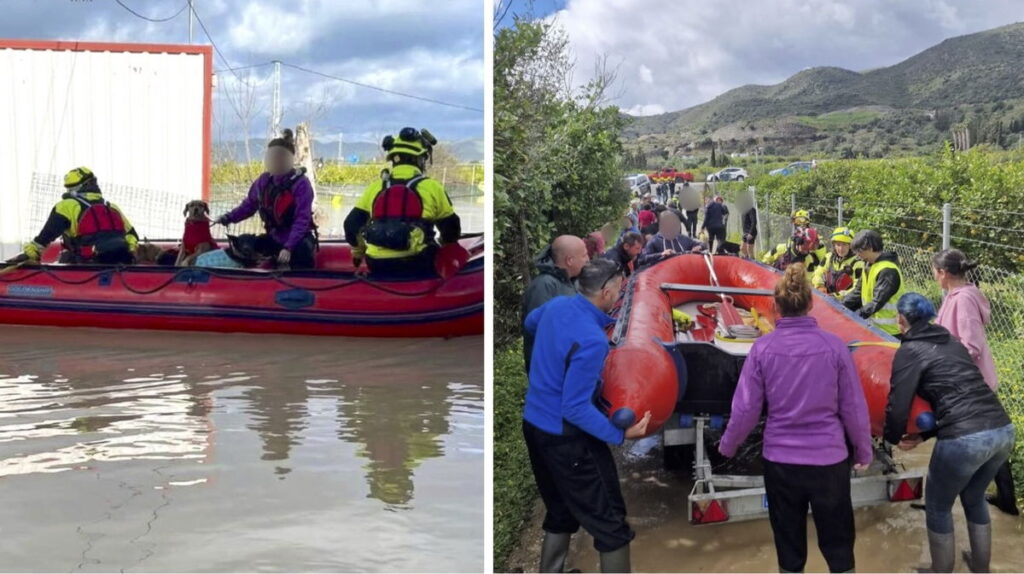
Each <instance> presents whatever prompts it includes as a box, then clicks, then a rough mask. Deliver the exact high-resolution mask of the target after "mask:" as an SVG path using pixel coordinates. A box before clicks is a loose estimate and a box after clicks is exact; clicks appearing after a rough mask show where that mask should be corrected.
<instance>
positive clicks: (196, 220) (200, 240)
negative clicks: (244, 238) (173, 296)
mask: <svg viewBox="0 0 1024 574" xmlns="http://www.w3.org/2000/svg"><path fill="white" fill-rule="evenodd" d="M182 214H183V215H184V216H185V234H184V235H183V236H182V238H181V248H180V249H179V250H178V259H177V261H175V262H174V265H175V266H176V267H190V266H192V265H194V264H195V261H196V258H197V257H199V256H200V255H202V254H203V253H206V252H207V251H212V250H214V249H217V242H216V241H214V239H213V235H212V234H211V233H210V206H209V204H207V203H206V202H205V201H202V200H199V199H197V200H194V201H190V202H188V204H186V205H185V211H184V212H182Z"/></svg>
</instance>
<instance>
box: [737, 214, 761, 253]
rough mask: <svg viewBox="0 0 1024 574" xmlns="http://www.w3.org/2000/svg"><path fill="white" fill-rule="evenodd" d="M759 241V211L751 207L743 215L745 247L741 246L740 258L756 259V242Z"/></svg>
mask: <svg viewBox="0 0 1024 574" xmlns="http://www.w3.org/2000/svg"><path fill="white" fill-rule="evenodd" d="M756 239H757V209H755V208H754V206H751V207H750V209H748V210H747V211H745V212H744V213H743V245H741V246H740V256H741V257H744V258H746V259H753V258H754V255H755V254H754V240H756Z"/></svg>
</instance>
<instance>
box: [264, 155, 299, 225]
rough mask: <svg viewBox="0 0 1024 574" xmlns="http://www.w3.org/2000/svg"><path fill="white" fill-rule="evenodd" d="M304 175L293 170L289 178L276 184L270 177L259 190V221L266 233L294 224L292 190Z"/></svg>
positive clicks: (293, 193)
mask: <svg viewBox="0 0 1024 574" xmlns="http://www.w3.org/2000/svg"><path fill="white" fill-rule="evenodd" d="M304 173H305V172H304V171H303V170H295V171H294V173H292V175H291V176H289V177H287V178H285V180H284V181H282V182H281V183H276V184H275V183H274V179H273V177H271V179H270V181H269V183H268V184H267V186H266V187H264V188H263V189H261V190H260V193H259V205H260V219H262V220H263V225H264V227H266V228H267V230H268V231H272V230H275V229H288V228H289V227H291V226H292V223H294V222H295V192H294V191H292V188H293V187H294V186H295V183H296V182H297V181H299V178H301V177H302V176H303V174H304Z"/></svg>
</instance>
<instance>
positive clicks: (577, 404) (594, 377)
mask: <svg viewBox="0 0 1024 574" xmlns="http://www.w3.org/2000/svg"><path fill="white" fill-rule="evenodd" d="M539 310H540V309H538V311H539ZM531 315H532V314H531ZM607 356H608V343H607V342H604V341H585V342H583V343H582V344H581V345H580V347H579V348H578V349H577V350H576V352H575V353H573V354H572V357H570V359H569V368H568V369H566V372H565V382H564V385H563V388H562V418H564V419H565V420H567V421H569V422H570V423H572V424H574V425H576V426H577V427H579V428H580V430H582V431H583V432H585V433H587V434H589V435H593V436H595V437H597V438H599V439H601V440H603V441H605V442H607V443H611V444H622V441H623V440H624V439H625V434H626V433H625V432H624V431H623V430H622V429H619V428H617V427H616V426H615V425H613V424H612V422H611V421H610V420H608V417H606V416H605V415H604V413H602V412H601V411H600V410H598V408H597V406H596V405H594V391H595V390H596V388H597V382H598V380H599V379H600V378H601V371H602V370H603V369H604V359H605V357H607Z"/></svg>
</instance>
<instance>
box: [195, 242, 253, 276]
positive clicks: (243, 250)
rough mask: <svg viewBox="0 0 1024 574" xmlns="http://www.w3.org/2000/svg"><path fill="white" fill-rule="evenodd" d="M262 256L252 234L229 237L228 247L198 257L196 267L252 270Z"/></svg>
mask: <svg viewBox="0 0 1024 574" xmlns="http://www.w3.org/2000/svg"><path fill="white" fill-rule="evenodd" d="M261 259H262V256H261V255H260V254H259V251H257V249H256V236H255V235H254V234H252V233H244V234H242V235H228V246H227V247H226V248H224V249H214V250H212V251H207V252H206V253H202V254H200V255H198V256H197V257H196V260H195V266H196V267H219V268H224V269H251V268H253V267H256V266H257V265H259V263H260V260H261Z"/></svg>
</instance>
